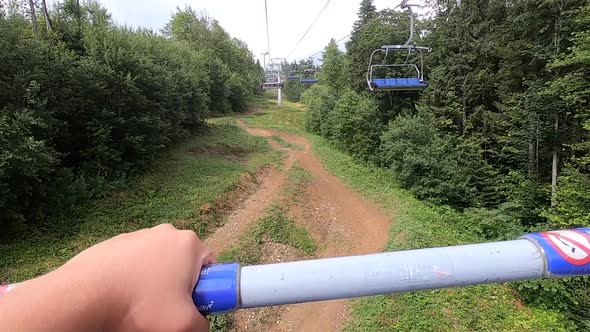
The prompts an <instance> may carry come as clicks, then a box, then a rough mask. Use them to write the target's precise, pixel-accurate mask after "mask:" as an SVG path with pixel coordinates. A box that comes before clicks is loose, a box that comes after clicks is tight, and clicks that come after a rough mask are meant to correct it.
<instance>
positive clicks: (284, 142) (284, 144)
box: [271, 136, 303, 151]
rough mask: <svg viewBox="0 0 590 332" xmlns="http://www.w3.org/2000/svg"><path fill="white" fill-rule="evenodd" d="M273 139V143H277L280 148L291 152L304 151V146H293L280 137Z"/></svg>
mask: <svg viewBox="0 0 590 332" xmlns="http://www.w3.org/2000/svg"><path fill="white" fill-rule="evenodd" d="M271 138H272V140H273V141H275V142H277V144H279V145H280V146H282V147H284V148H287V149H291V150H297V151H302V150H303V147H302V146H300V145H297V144H293V143H289V142H287V141H285V140H284V139H282V138H281V137H279V136H273V137H271Z"/></svg>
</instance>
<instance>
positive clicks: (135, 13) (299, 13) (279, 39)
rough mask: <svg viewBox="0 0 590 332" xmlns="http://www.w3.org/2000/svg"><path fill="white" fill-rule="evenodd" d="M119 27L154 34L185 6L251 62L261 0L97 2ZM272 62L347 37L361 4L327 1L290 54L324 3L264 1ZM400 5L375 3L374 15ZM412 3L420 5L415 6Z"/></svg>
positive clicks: (260, 29)
mask: <svg viewBox="0 0 590 332" xmlns="http://www.w3.org/2000/svg"><path fill="white" fill-rule="evenodd" d="M100 1H101V2H102V3H103V4H104V5H105V6H106V7H107V8H108V9H109V11H110V12H111V14H112V16H113V18H114V19H115V20H116V21H117V22H118V23H120V24H127V25H131V26H134V27H138V26H143V27H149V28H152V29H155V30H160V29H161V28H162V27H163V26H164V25H165V24H166V23H167V22H168V20H169V19H170V16H171V14H172V12H174V11H175V9H176V8H177V7H181V8H183V7H184V6H185V5H189V6H191V7H192V8H193V9H195V10H197V11H200V12H206V13H207V14H209V16H211V17H212V18H215V19H217V20H218V21H219V22H220V23H221V25H222V26H223V27H224V28H225V29H226V30H227V31H228V32H229V33H230V34H231V35H232V36H234V37H237V38H239V39H241V40H243V41H245V42H246V43H247V44H248V46H249V48H250V50H252V52H254V54H255V55H256V56H257V57H260V55H261V54H262V53H263V52H265V51H266V48H267V47H266V23H265V16H264V0H100ZM267 1H268V7H269V8H268V10H269V21H270V27H271V31H270V35H271V36H270V38H271V45H270V48H271V49H270V51H271V55H272V57H276V58H289V59H290V60H291V59H305V58H308V57H310V56H312V55H314V54H315V55H316V57H320V55H319V54H317V53H318V52H319V51H321V50H322V49H323V47H324V46H325V45H327V43H328V42H329V41H330V38H335V39H340V38H342V37H344V36H346V35H348V34H349V33H350V30H351V28H352V24H353V22H354V21H355V19H356V14H357V11H358V8H359V4H360V2H361V0H332V1H331V2H330V4H329V6H328V7H327V9H326V10H325V11H324V13H323V15H322V16H321V17H320V18H319V20H318V21H317V23H316V25H315V26H314V27H313V29H312V30H311V31H310V33H309V34H308V35H307V37H306V38H305V40H303V42H302V43H301V45H299V47H297V48H296V49H295V46H296V45H297V42H298V41H299V40H300V39H301V37H302V36H303V33H304V32H305V30H307V28H308V27H309V26H310V25H311V23H312V22H313V20H314V19H315V17H316V16H317V15H318V14H319V12H320V10H321V9H322V7H323V6H324V5H325V4H326V1H325V0H267ZM399 2H401V0H375V6H376V7H377V9H383V8H387V7H389V8H391V7H395V6H397V5H398V4H399ZM416 2H417V3H421V2H423V1H421V0H417V1H416Z"/></svg>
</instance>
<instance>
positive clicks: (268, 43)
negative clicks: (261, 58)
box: [264, 0, 270, 54]
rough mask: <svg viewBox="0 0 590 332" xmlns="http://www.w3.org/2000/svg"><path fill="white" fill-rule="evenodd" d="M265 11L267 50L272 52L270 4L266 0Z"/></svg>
mask: <svg viewBox="0 0 590 332" xmlns="http://www.w3.org/2000/svg"><path fill="white" fill-rule="evenodd" d="M264 13H265V14H266V52H267V53H269V54H270V29H269V24H268V4H267V0H264Z"/></svg>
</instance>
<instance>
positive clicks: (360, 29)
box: [309, 1, 404, 58]
mask: <svg viewBox="0 0 590 332" xmlns="http://www.w3.org/2000/svg"><path fill="white" fill-rule="evenodd" d="M403 4H404V1H402V2H401V3H400V4H399V5H397V6H395V7H393V9H392V10H394V9H397V8H399V7H400V6H401V5H403ZM382 19H383V17H380V16H377V17H375V18H374V19H372V20H369V21H368V22H367V23H365V24H364V25H362V26H361V27H359V28H358V29H357V31H356V32H359V31H363V30H364V29H366V28H367V27H369V25H371V24H373V23H375V22H377V21H379V20H382ZM350 36H352V32H351V33H349V34H348V35H346V36H344V37H342V38H340V39H338V40H337V41H336V44H340V43H341V42H342V41H344V40H345V39H346V38H348V37H350ZM322 52H324V49H322V50H321V51H318V52H316V53H314V54H312V55H311V56H309V58H313V57H315V56H316V55H319V54H321V53H322Z"/></svg>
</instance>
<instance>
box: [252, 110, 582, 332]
mask: <svg viewBox="0 0 590 332" xmlns="http://www.w3.org/2000/svg"><path fill="white" fill-rule="evenodd" d="M304 116H305V112H304V111H296V112H293V113H286V112H283V111H281V110H277V109H274V108H270V109H269V110H266V111H264V112H263V113H261V114H260V115H258V116H255V117H252V118H251V119H250V120H249V121H250V124H251V125H255V126H260V127H265V128H278V129H281V128H282V127H288V128H286V129H287V131H291V132H301V131H302V130H303V129H302V128H303V121H304ZM294 121H296V122H297V124H296V125H293V126H292V127H289V126H290V124H291V123H292V122H294ZM305 136H306V137H308V138H309V139H310V140H311V142H312V146H313V150H314V152H315V154H316V155H317V156H318V157H319V158H320V159H321V160H322V163H323V164H324V166H325V167H326V168H327V169H328V170H329V171H330V172H331V173H333V174H334V175H336V176H338V177H339V178H340V179H341V180H342V181H343V182H345V183H346V184H347V185H348V186H349V187H350V188H351V189H353V190H355V191H357V192H359V193H360V194H361V195H363V196H364V197H366V198H368V199H370V200H372V201H374V202H376V203H378V204H380V205H381V206H382V207H384V208H385V209H388V210H393V211H395V219H394V220H393V222H392V227H391V229H390V236H389V243H388V245H387V248H386V250H387V251H398V250H406V249H417V248H427V247H436V246H447V245H459V244H466V243H472V242H478V241H481V239H479V238H477V236H475V235H474V234H473V233H470V232H469V231H466V230H464V229H460V228H459V227H458V226H457V225H458V224H459V223H458V222H457V221H458V220H459V219H460V218H461V215H460V214H459V213H458V212H455V211H453V210H449V209H444V208H441V207H436V206H432V205H429V204H426V203H424V202H421V201H419V200H417V199H415V198H414V197H413V196H412V195H411V194H410V193H408V192H406V191H404V190H401V189H399V186H398V185H397V184H396V181H395V180H394V178H393V176H392V174H391V173H389V172H388V171H386V170H384V169H380V168H377V167H374V166H370V165H366V164H363V163H359V162H357V161H355V160H354V159H353V158H352V157H350V156H349V155H347V154H345V153H342V152H340V151H338V150H337V149H335V148H334V147H333V146H332V145H331V144H329V143H328V142H327V141H326V140H324V139H323V138H321V137H318V136H314V135H310V134H305ZM351 315H352V317H351V321H350V323H349V324H348V326H347V327H346V330H347V331H449V330H452V331H569V330H573V329H574V327H573V325H571V323H570V322H569V321H568V320H567V318H566V317H564V316H563V315H562V314H561V313H559V312H557V311H552V310H542V309H538V308H531V307H526V306H524V305H523V304H522V303H521V302H520V301H519V299H518V296H517V295H516V294H515V293H514V292H513V290H512V289H511V288H510V287H509V286H508V285H505V284H503V285H486V286H474V287H468V288H461V289H449V290H438V291H429V292H417V293H409V294H402V295H388V296H378V297H371V298H366V299H361V300H355V301H353V304H352V310H351Z"/></svg>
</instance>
